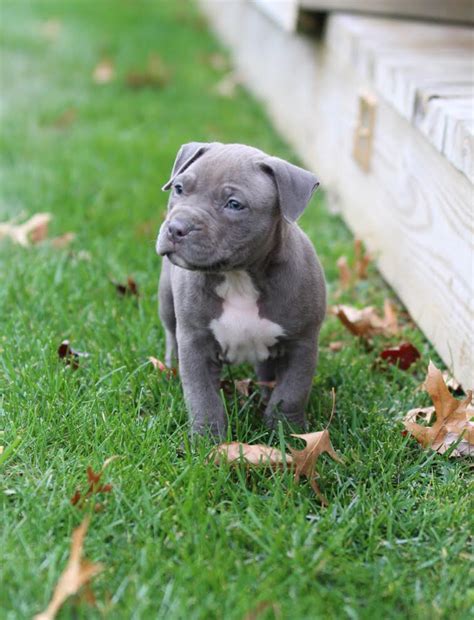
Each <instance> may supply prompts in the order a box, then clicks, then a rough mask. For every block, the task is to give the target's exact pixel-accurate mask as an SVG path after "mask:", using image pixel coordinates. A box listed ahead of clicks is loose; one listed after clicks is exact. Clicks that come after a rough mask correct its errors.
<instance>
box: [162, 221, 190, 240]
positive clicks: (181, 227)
mask: <svg viewBox="0 0 474 620" xmlns="http://www.w3.org/2000/svg"><path fill="white" fill-rule="evenodd" d="M193 228H194V227H193V226H192V225H191V224H189V223H187V222H184V221H183V220H180V219H178V218H174V219H172V220H171V221H170V222H168V226H167V229H166V236H167V237H168V239H169V241H171V242H172V243H179V242H180V241H182V240H183V239H184V237H186V235H189V233H190V232H191V230H193Z"/></svg>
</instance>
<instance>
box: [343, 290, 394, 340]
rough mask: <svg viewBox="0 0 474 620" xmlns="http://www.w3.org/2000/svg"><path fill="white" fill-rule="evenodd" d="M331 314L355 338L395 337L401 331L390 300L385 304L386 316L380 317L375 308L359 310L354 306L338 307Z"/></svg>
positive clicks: (369, 307) (368, 307)
mask: <svg viewBox="0 0 474 620" xmlns="http://www.w3.org/2000/svg"><path fill="white" fill-rule="evenodd" d="M331 312H332V313H333V314H334V315H335V316H337V317H338V319H339V320H340V321H341V323H342V324H343V325H344V326H345V327H346V328H347V329H348V330H349V331H350V332H351V333H352V334H354V335H355V336H361V337H363V338H369V337H370V336H375V335H384V336H393V335H395V334H398V332H399V331H400V328H399V325H398V318H397V313H396V311H395V308H394V307H393V305H392V304H391V303H390V301H389V300H388V299H386V300H385V302H384V316H383V317H380V316H379V315H378V314H377V311H376V310H375V308H374V307H373V306H367V307H366V308H362V309H361V310H359V309H358V308H354V307H353V306H346V305H342V304H340V305H337V306H333V307H332V308H331Z"/></svg>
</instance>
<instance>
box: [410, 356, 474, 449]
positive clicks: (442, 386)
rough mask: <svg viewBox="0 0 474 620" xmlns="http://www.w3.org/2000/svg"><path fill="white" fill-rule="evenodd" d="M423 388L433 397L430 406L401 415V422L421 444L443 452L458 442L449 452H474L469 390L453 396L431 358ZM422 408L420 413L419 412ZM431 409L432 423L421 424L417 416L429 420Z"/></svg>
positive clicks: (473, 414)
mask: <svg viewBox="0 0 474 620" xmlns="http://www.w3.org/2000/svg"><path fill="white" fill-rule="evenodd" d="M423 385H424V389H425V390H426V391H427V392H428V394H429V395H430V397H431V400H432V401H433V407H428V408H424V409H421V410H420V409H411V410H410V411H409V412H408V413H407V414H406V415H405V418H404V422H403V425H404V426H405V429H406V430H407V431H408V432H409V433H411V434H412V435H413V436H414V437H415V439H416V440H417V441H418V443H420V444H421V445H422V446H423V447H424V448H431V449H432V450H434V451H435V452H438V453H440V454H443V453H444V452H446V451H448V450H451V448H452V445H453V444H455V443H456V442H459V443H458V445H457V446H456V447H455V448H454V450H452V452H451V453H450V456H467V455H472V454H474V424H473V423H472V422H471V418H472V417H473V416H474V407H472V406H471V401H472V392H471V391H470V390H468V391H467V394H466V397H465V398H464V399H463V400H457V399H456V398H454V396H452V394H451V393H450V391H449V389H448V387H447V386H446V383H445V381H444V378H443V375H442V373H441V371H440V370H439V369H438V368H436V366H435V365H434V364H433V362H432V361H430V363H429V365H428V372H427V375H426V379H425V382H424V384H423ZM420 412H421V414H420ZM433 413H434V415H435V421H434V423H433V425H432V426H422V425H420V424H418V423H417V422H416V420H417V419H418V418H419V417H421V416H423V417H424V419H425V421H427V422H428V423H430V422H431V420H432V416H433Z"/></svg>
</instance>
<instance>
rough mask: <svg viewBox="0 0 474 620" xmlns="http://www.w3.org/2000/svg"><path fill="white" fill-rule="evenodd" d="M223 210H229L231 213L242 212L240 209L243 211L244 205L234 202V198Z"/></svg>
mask: <svg viewBox="0 0 474 620" xmlns="http://www.w3.org/2000/svg"><path fill="white" fill-rule="evenodd" d="M225 208H226V209H230V210H231V211H242V209H245V207H244V205H243V204H241V203H240V202H239V201H238V200H235V198H231V199H230V200H229V201H228V203H227V204H226V206H225Z"/></svg>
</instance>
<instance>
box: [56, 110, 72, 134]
mask: <svg viewBox="0 0 474 620" xmlns="http://www.w3.org/2000/svg"><path fill="white" fill-rule="evenodd" d="M76 116H77V110H76V109H75V108H66V110H64V112H62V113H61V114H60V115H59V116H57V117H56V118H55V120H54V121H53V126H54V127H56V128H57V129H66V128H67V127H70V126H71V125H72V124H73V123H74V121H75V120H76Z"/></svg>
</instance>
